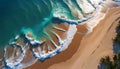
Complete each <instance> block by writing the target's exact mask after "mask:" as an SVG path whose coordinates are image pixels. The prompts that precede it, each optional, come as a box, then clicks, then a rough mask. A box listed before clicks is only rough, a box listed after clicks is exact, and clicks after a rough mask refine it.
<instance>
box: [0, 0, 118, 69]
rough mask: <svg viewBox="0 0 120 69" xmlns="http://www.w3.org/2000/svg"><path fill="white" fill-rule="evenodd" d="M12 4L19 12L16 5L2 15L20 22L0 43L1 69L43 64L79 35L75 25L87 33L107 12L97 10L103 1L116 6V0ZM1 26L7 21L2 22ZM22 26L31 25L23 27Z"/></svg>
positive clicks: (39, 0)
mask: <svg viewBox="0 0 120 69" xmlns="http://www.w3.org/2000/svg"><path fill="white" fill-rule="evenodd" d="M16 2H17V3H18V5H19V7H17V8H19V9H17V8H16V9H15V7H14V6H17V4H16V5H14V6H12V7H11V8H13V7H14V9H12V11H11V13H12V14H13V15H10V14H11V13H8V14H7V15H5V16H6V17H8V23H9V22H12V23H13V24H12V25H14V22H15V23H20V24H18V25H16V26H19V25H21V26H20V27H19V28H18V27H15V28H14V29H12V30H16V31H17V32H15V33H14V31H12V32H13V35H12V36H11V37H8V38H10V39H8V38H7V39H8V41H4V42H5V44H2V42H0V43H1V44H0V46H1V47H2V48H1V49H3V51H2V52H1V53H2V56H0V58H1V66H0V67H1V69H23V68H26V67H28V66H31V65H32V64H35V62H36V61H38V60H39V61H40V62H44V61H45V60H47V59H50V58H52V57H53V56H55V55H57V54H59V53H61V52H62V51H64V50H66V49H67V48H68V46H69V44H70V43H71V42H72V39H73V38H74V35H75V34H76V33H81V32H77V30H78V29H77V26H78V25H84V24H85V25H87V30H88V31H87V32H85V33H84V34H89V33H91V32H92V30H93V29H94V27H96V26H97V24H98V23H99V21H100V20H102V19H103V18H104V16H105V14H106V13H107V11H105V12H103V11H101V10H103V7H104V5H105V4H107V2H112V3H114V4H117V5H119V2H120V1H119V0H30V1H25V0H16ZM108 9H109V8H108ZM15 11H17V12H16V13H15ZM6 13H7V12H6ZM18 14H20V15H18ZM16 15H18V16H16ZM16 18H17V19H16ZM96 19H98V22H96ZM22 22H23V24H21V23H22ZM2 23H7V22H6V20H4V19H2V21H1V24H2ZM26 23H27V24H31V25H27V26H26V25H25V24H26ZM8 27H9V26H8ZM12 32H10V33H12ZM7 34H9V33H7ZM1 37H3V36H1ZM6 37H7V36H6ZM12 37H13V38H12Z"/></svg>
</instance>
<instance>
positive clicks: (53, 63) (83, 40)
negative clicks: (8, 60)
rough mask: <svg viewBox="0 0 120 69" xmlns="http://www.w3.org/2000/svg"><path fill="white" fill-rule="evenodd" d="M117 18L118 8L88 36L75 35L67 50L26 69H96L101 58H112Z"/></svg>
mask: <svg viewBox="0 0 120 69" xmlns="http://www.w3.org/2000/svg"><path fill="white" fill-rule="evenodd" d="M116 11H117V12H116ZM115 12H116V13H115ZM111 14H112V15H113V16H111ZM118 16H120V8H112V9H110V10H109V12H108V13H107V15H106V16H105V18H104V19H103V20H102V21H100V23H99V24H98V25H97V26H96V27H95V28H94V29H93V32H92V33H90V34H88V35H84V34H81V35H80V34H76V35H75V38H74V39H73V42H72V43H71V44H70V46H69V47H68V49H67V50H65V51H63V52H61V53H60V54H58V55H56V56H54V57H53V58H50V59H47V60H46V61H45V62H43V63H41V62H39V61H38V62H37V63H36V64H34V65H32V66H30V67H28V68H26V69H39V68H41V69H55V68H57V69H78V68H80V69H96V67H97V65H98V64H99V61H100V59H101V57H103V56H106V55H109V56H113V50H112V49H113V47H112V43H111V42H112V39H113V38H114V37H115V31H114V30H115V27H116V26H117V23H116V22H115V23H114V21H115V20H116V18H117V17H118ZM101 33H102V34H101ZM98 35H99V37H98ZM109 36H112V37H109ZM96 38H97V39H96ZM76 40H77V41H76ZM102 40H103V41H102ZM75 41H76V42H75ZM91 41H92V42H91ZM93 41H94V43H93ZM79 44H80V45H79ZM109 45H110V46H109ZM106 48H107V49H106Z"/></svg>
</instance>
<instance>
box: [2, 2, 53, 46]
mask: <svg viewBox="0 0 120 69" xmlns="http://www.w3.org/2000/svg"><path fill="white" fill-rule="evenodd" d="M46 3H48V5H49V7H48V6H47V5H46V4H44V2H43V1H42V0H34V1H33V0H29V1H27V0H12V1H10V0H0V28H1V29H0V46H4V45H5V44H6V43H8V41H9V40H10V39H11V38H14V37H15V35H16V34H19V33H20V31H21V29H22V28H24V27H25V28H31V29H34V28H33V27H35V28H36V29H35V30H36V31H38V27H39V28H41V29H39V32H40V31H42V29H43V28H44V26H45V25H46V23H48V21H49V20H50V19H51V18H52V15H51V14H52V13H51V6H50V4H49V3H50V2H49V1H48V0H46ZM49 15H51V16H50V17H49ZM47 17H48V19H46V21H45V19H44V18H47ZM49 18H50V19H49ZM38 24H39V25H38ZM36 25H37V26H38V27H36Z"/></svg>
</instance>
